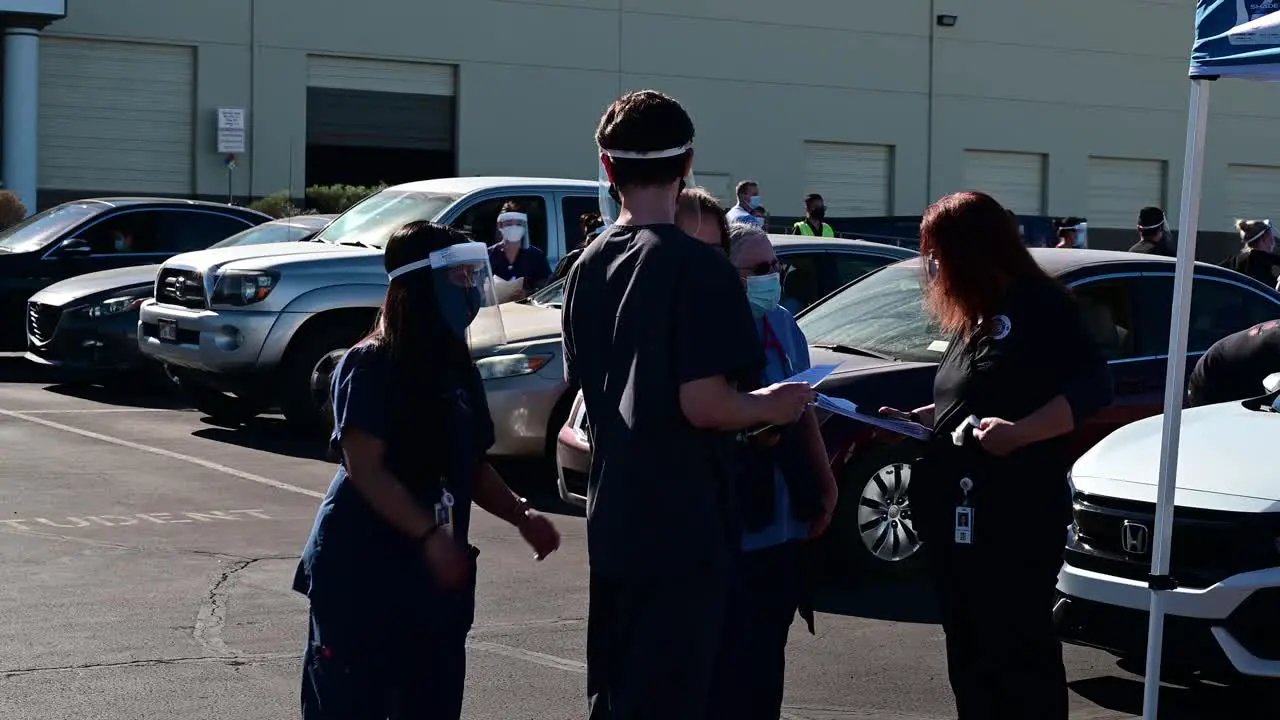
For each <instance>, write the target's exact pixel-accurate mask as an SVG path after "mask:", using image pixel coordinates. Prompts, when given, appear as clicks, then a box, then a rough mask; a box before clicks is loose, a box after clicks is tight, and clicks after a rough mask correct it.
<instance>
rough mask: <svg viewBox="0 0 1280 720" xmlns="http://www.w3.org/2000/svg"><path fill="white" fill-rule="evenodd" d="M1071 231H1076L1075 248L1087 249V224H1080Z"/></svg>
mask: <svg viewBox="0 0 1280 720" xmlns="http://www.w3.org/2000/svg"><path fill="white" fill-rule="evenodd" d="M1072 229H1073V230H1075V231H1076V244H1075V246H1076V247H1078V248H1087V247H1089V223H1087V222H1082V223H1080V224H1079V225H1076V226H1075V227H1074V228H1072Z"/></svg>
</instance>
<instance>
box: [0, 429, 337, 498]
mask: <svg viewBox="0 0 1280 720" xmlns="http://www.w3.org/2000/svg"><path fill="white" fill-rule="evenodd" d="M0 415H3V416H5V417H11V418H15V419H17V420H25V421H27V422H29V423H34V424H36V425H42V426H44V427H47V428H51V429H53V430H61V431H62V432H68V433H71V434H73V435H79V436H80V437H86V438H89V439H91V440H98V441H99V442H104V443H110V444H112V445H119V446H120V447H126V448H129V449H131V450H139V451H141V452H145V453H151V454H152V455H159V456H160V457H166V458H169V459H171V460H180V461H182V462H185V463H190V464H192V465H198V466H200V467H202V468H205V469H207V470H213V471H214V472H220V473H222V474H224V475H230V476H231V477H235V478H240V479H241V480H248V481H249V482H255V483H258V484H259V485H266V486H267V487H272V488H275V489H277V490H284V491H287V492H291V493H297V494H299V495H306V496H307V497H313V498H317V499H323V498H324V493H322V492H319V491H317V490H309V489H307V488H304V487H298V486H297V485H290V484H289V483H286V482H280V481H279V480H272V479H271V478H267V477H262V476H261V475H254V474H253V473H247V472H244V471H243V470H237V469H235V468H233V467H227V466H226V465H222V464H220V463H216V462H212V461H210V460H205V459H204V458H198V457H195V456H193V455H184V454H182V453H179V452H174V451H172V450H165V449H164V448H158V447H152V446H150V445H143V444H142V443H136V442H133V441H131V440H122V439H120V438H118V437H111V436H110V435H103V434H102V433H97V432H93V431H92V430H83V429H81V428H78V427H73V426H71V425H64V424H62V423H60V422H54V421H52V420H46V419H44V418H40V417H35V416H34V415H32V414H30V413H26V412H21V411H18V410H4V409H0Z"/></svg>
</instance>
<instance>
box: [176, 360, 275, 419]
mask: <svg viewBox="0 0 1280 720" xmlns="http://www.w3.org/2000/svg"><path fill="white" fill-rule="evenodd" d="M169 377H170V378H171V379H172V380H173V382H174V383H176V384H177V386H178V390H179V392H180V393H181V394H182V396H183V397H184V398H186V400H187V401H188V402H190V403H191V405H192V407H194V408H195V409H196V410H199V411H200V412H202V413H204V414H205V415H207V416H209V419H210V420H213V421H214V422H215V423H218V424H219V425H240V424H242V423H244V422H247V421H249V420H252V419H253V418H254V417H255V416H256V415H257V414H258V413H260V412H262V411H263V410H266V409H267V406H268V405H269V404H270V402H269V401H267V400H264V399H261V398H246V397H241V396H239V395H232V394H230V393H225V392H222V391H221V390H217V389H215V388H211V387H209V386H208V385H205V384H204V383H202V382H200V381H199V380H196V379H194V378H192V377H191V376H190V375H186V374H183V373H182V372H180V371H169Z"/></svg>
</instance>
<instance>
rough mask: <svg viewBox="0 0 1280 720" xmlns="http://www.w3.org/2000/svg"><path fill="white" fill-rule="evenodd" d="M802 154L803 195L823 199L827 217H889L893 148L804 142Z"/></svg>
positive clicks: (891, 196)
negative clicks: (803, 162)
mask: <svg viewBox="0 0 1280 720" xmlns="http://www.w3.org/2000/svg"><path fill="white" fill-rule="evenodd" d="M804 154H805V186H804V192H805V194H806V195H807V194H809V193H818V194H819V195H821V196H822V199H823V200H825V201H826V204H827V217H829V218H832V217H881V216H884V215H889V214H891V213H892V210H891V209H890V208H891V206H892V204H893V203H892V198H893V194H892V190H891V189H892V183H893V148H892V147H890V146H888V145H862V144H854V143H829V142H806V143H805V144H804Z"/></svg>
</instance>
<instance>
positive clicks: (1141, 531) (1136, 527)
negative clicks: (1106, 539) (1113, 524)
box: [1120, 520, 1150, 555]
mask: <svg viewBox="0 0 1280 720" xmlns="http://www.w3.org/2000/svg"><path fill="white" fill-rule="evenodd" d="M1149 536H1150V531H1149V530H1147V526H1146V525H1141V524H1139V523H1135V522H1129V521H1128V520H1125V522H1124V525H1121V526H1120V546H1121V547H1123V548H1124V551H1125V552H1127V553H1130V554H1132V555H1144V554H1146V552H1147V540H1148V537H1149Z"/></svg>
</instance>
